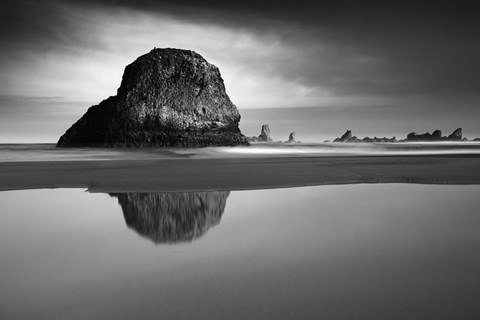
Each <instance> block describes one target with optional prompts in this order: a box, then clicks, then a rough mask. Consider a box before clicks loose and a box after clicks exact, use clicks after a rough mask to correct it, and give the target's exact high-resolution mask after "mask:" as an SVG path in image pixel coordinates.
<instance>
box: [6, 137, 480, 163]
mask: <svg viewBox="0 0 480 320" xmlns="http://www.w3.org/2000/svg"><path fill="white" fill-rule="evenodd" d="M441 154H480V142H473V141H470V142H438V143H433V142H428V143H421V142H411V143H290V144H288V143H254V144H252V145H251V146H248V147H212V148H193V149H188V148H182V149H180V148H133V149H132V148H125V149H121V148H118V149H111V148H56V147H55V144H0V162H13V161H73V160H82V161H90V160H142V159H168V158H184V157H193V158H222V157H252V156H265V155H268V156H285V155H287V156H296V155H298V156H305V155H309V156H319V157H328V156H340V155H341V156H358V155H370V156H372V155H373V156H375V155H380V156H382V155H383V156H385V155H441Z"/></svg>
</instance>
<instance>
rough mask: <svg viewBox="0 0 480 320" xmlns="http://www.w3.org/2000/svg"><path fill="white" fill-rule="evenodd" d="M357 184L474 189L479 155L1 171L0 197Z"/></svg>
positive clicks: (97, 163) (11, 166) (71, 164)
mask: <svg viewBox="0 0 480 320" xmlns="http://www.w3.org/2000/svg"><path fill="white" fill-rule="evenodd" d="M355 183H421V184H480V156H479V155H441V156H439V155H429V156H346V157H343V156H339V157H242V158H231V157H230V158H215V159H189V158H185V159H162V160H151V159H147V160H92V161H32V162H2V163H0V190H22V189H43V188H87V189H88V190H89V191H90V192H165V191H199V190H244V189H267V188H282V187H298V186H312V185H329V184H355Z"/></svg>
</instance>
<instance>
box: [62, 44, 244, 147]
mask: <svg viewBox="0 0 480 320" xmlns="http://www.w3.org/2000/svg"><path fill="white" fill-rule="evenodd" d="M239 121H240V114H239V112H238V110H237V108H236V107H235V105H234V104H233V103H232V102H231V101H230V98H229V97H228V95H227V93H226V91H225V85H224V83H223V79H222V77H221V75H220V71H219V70H218V68H217V67H216V66H214V65H212V64H210V63H208V62H207V61H206V60H205V59H204V58H203V57H202V56H201V55H199V54H198V53H196V52H193V51H188V50H180V49H170V48H169V49H153V50H152V51H150V52H149V53H147V54H145V55H143V56H141V57H139V58H137V59H136V60H135V61H134V62H133V63H131V64H130V65H128V66H127V67H126V68H125V72H124V74H123V78H122V83H121V85H120V88H118V90H117V95H116V96H112V97H109V98H108V99H106V100H103V101H102V102H101V103H100V104H99V105H96V106H93V107H91V108H89V109H88V111H87V112H86V113H85V114H84V115H83V117H82V118H81V119H80V120H78V121H77V122H76V123H75V124H74V125H72V126H71V127H70V129H68V130H67V132H66V133H65V134H64V135H63V136H62V137H61V138H60V140H59V141H58V143H57V147H81V146H95V147H96V146H101V147H137V146H162V147H203V146H221V145H243V144H248V142H247V140H246V138H245V137H244V136H243V135H242V134H241V132H240V129H239V127H238V125H239Z"/></svg>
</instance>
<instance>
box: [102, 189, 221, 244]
mask: <svg viewBox="0 0 480 320" xmlns="http://www.w3.org/2000/svg"><path fill="white" fill-rule="evenodd" d="M229 194H230V192H229V191H218V192H179V193H115V194H110V195H111V196H112V197H116V198H117V199H118V203H119V204H120V206H121V207H122V210H123V215H124V217H125V222H126V223H127V225H128V226H129V227H130V228H132V229H134V230H135V231H136V232H138V234H140V235H142V236H144V237H146V238H148V239H150V240H152V241H153V242H155V243H176V242H184V241H193V240H195V239H197V238H199V237H201V236H202V235H203V234H205V232H207V231H208V230H209V229H210V228H211V227H213V226H215V225H217V224H218V223H219V222H220V219H221V217H222V214H223V211H224V210H225V205H226V202H227V198H228V196H229Z"/></svg>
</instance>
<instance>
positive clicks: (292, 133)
mask: <svg viewBox="0 0 480 320" xmlns="http://www.w3.org/2000/svg"><path fill="white" fill-rule="evenodd" d="M293 142H296V141H295V131H293V132H290V134H289V135H288V140H287V141H286V143H293Z"/></svg>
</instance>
